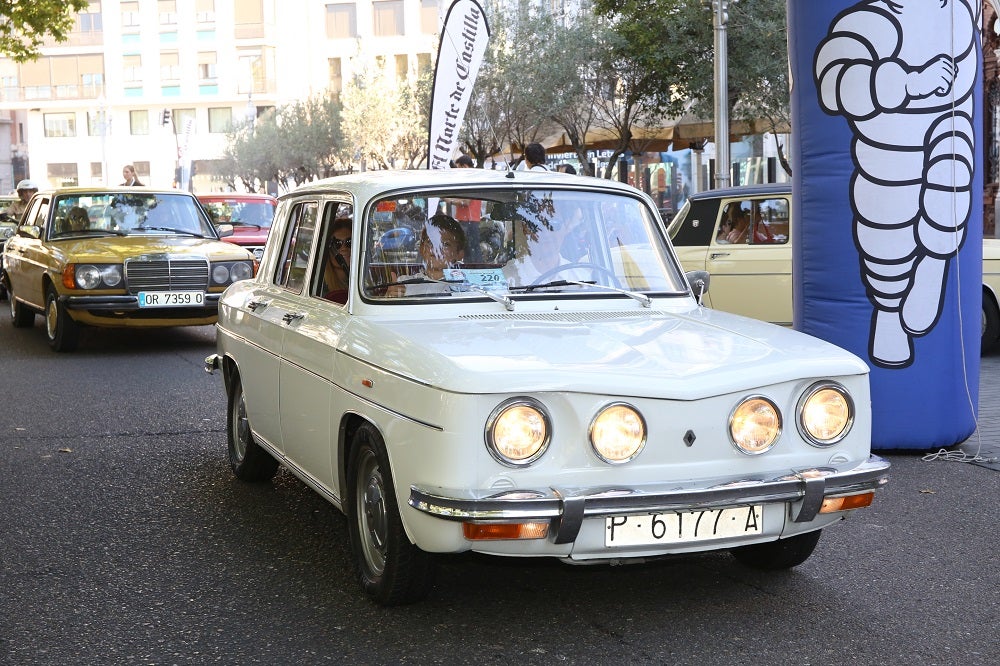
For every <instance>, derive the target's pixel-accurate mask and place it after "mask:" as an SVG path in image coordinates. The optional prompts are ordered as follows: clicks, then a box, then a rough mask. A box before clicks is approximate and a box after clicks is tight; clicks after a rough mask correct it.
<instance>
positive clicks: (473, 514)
mask: <svg viewBox="0 0 1000 666" xmlns="http://www.w3.org/2000/svg"><path fill="white" fill-rule="evenodd" d="M206 363H207V359H206ZM888 470H889V462H888V461H886V460H884V459H882V458H880V457H879V456H876V455H872V456H869V458H868V460H867V461H866V462H864V463H861V464H860V465H858V466H856V467H854V468H852V469H849V470H845V471H837V470H836V469H833V468H809V469H801V470H795V471H792V472H790V473H789V474H787V475H784V476H780V477H776V478H773V479H744V478H725V479H715V480H713V481H710V482H708V483H704V482H703V483H701V484H700V485H698V486H690V487H682V486H678V485H676V484H675V485H671V486H668V485H666V484H657V485H645V486H638V487H622V486H618V487H612V486H609V487H599V488H555V487H553V488H549V489H547V490H538V489H514V490H505V491H502V492H499V493H494V492H490V491H488V490H481V491H450V490H446V489H442V488H437V489H430V488H420V487H418V486H411V487H410V499H409V505H410V506H411V507H413V508H414V509H417V510H418V511H422V512H424V513H427V514H429V515H432V516H435V517H437V518H442V519H444V520H456V521H486V522H511V521H544V520H548V521H552V522H553V528H554V530H553V531H554V532H555V542H556V543H569V542H572V541H574V540H575V539H576V536H577V534H578V533H579V531H580V526H581V525H582V524H583V520H584V519H585V518H595V517H607V516H616V515H623V514H633V513H636V514H638V513H665V512H668V511H688V510H703V509H711V508H719V507H728V506H742V505H749V504H769V503H777V502H787V503H791V502H798V501H800V500H801V502H802V503H801V505H800V506H799V507H798V512H797V513H796V514H795V516H794V520H795V522H798V523H804V522H809V521H811V520H813V519H814V518H815V517H816V515H817V514H818V512H819V509H820V506H821V505H822V503H823V502H822V501H823V498H825V497H831V496H837V495H847V494H853V493H860V492H865V491H867V490H876V489H878V488H881V487H882V486H884V485H885V484H886V483H888V481H889V477H888Z"/></svg>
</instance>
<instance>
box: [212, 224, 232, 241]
mask: <svg viewBox="0 0 1000 666" xmlns="http://www.w3.org/2000/svg"><path fill="white" fill-rule="evenodd" d="M215 230H216V231H217V232H218V233H219V238H225V237H226V236H232V235H233V225H231V224H220V225H219V226H217V227H216V228H215Z"/></svg>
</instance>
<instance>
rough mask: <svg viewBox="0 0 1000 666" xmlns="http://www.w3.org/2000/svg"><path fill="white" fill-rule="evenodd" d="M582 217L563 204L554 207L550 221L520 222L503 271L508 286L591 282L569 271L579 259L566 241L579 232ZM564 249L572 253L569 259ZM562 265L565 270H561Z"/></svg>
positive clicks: (574, 207)
mask: <svg viewBox="0 0 1000 666" xmlns="http://www.w3.org/2000/svg"><path fill="white" fill-rule="evenodd" d="M581 217H582V210H580V207H579V206H578V205H576V204H573V203H569V202H562V203H557V204H556V210H555V214H553V215H551V216H550V217H542V216H538V217H537V218H536V219H535V220H522V221H521V223H520V229H519V231H518V232H517V233H516V234H515V237H514V248H515V249H514V251H515V256H514V259H513V260H512V261H510V262H508V263H507V264H506V265H505V266H504V267H503V272H504V275H505V276H506V278H507V284H508V285H510V286H522V287H523V286H528V285H532V284H536V283H537V282H539V281H548V280H550V279H551V280H590V279H592V275H591V273H590V272H589V271H586V270H582V269H579V268H573V267H572V265H573V264H575V263H576V262H577V261H580V257H581V256H582V255H581V253H580V251H579V247H578V244H577V243H574V242H572V240H570V239H568V237H569V236H570V234H571V233H573V232H575V231H577V230H578V229H579V226H580V218H581ZM567 243H568V245H565V246H564V244H567ZM564 248H565V249H571V250H573V251H572V252H571V253H570V255H571V256H569V257H567V256H566V254H564ZM562 265H567V268H566V269H565V270H560V266H562Z"/></svg>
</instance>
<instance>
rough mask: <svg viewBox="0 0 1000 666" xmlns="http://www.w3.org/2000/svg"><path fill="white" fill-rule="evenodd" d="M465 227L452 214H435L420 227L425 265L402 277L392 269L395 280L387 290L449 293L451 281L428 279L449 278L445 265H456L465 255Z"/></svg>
mask: <svg viewBox="0 0 1000 666" xmlns="http://www.w3.org/2000/svg"><path fill="white" fill-rule="evenodd" d="M465 242H466V238H465V231H464V230H463V229H462V225H461V224H460V223H459V222H458V221H457V220H456V219H455V218H453V217H451V216H450V215H445V214H444V213H438V214H437V215H434V216H433V217H431V219H430V220H428V221H427V224H425V225H424V228H423V229H422V230H421V231H420V245H419V250H420V260H421V262H423V268H422V269H421V270H420V271H418V272H417V273H414V274H413V275H409V276H406V277H403V278H402V279H400V278H399V277H398V276H397V275H396V273H392V281H393V282H396V281H397V280H398V281H399V282H402V283H404V284H394V285H392V286H391V287H389V288H388V289H387V290H386V295H387V296H416V295H421V294H441V293H449V292H450V291H451V288H450V286H449V285H448V284H445V283H438V282H428V281H429V280H442V279H445V277H446V276H445V269H447V268H456V267H458V266H459V265H461V263H462V260H463V259H465ZM407 283H409V284H407Z"/></svg>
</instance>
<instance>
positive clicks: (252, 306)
mask: <svg viewBox="0 0 1000 666" xmlns="http://www.w3.org/2000/svg"><path fill="white" fill-rule="evenodd" d="M270 303H271V302H270V301H248V302H247V310H249V311H250V312H256V311H257V308H266V307H267V306H268V305H270Z"/></svg>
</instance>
